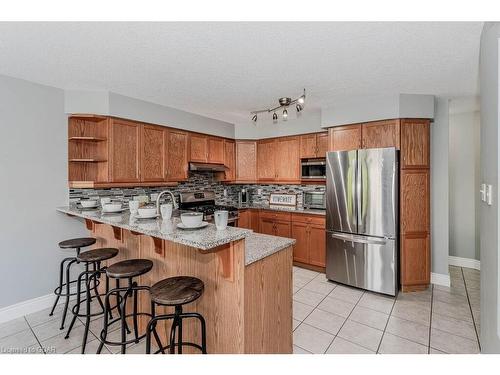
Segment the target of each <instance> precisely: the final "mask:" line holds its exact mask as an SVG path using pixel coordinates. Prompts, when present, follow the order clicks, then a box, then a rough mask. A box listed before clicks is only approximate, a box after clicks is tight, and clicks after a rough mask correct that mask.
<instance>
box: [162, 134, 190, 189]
mask: <svg viewBox="0 0 500 375" xmlns="http://www.w3.org/2000/svg"><path fill="white" fill-rule="evenodd" d="M165 137H166V141H165V146H166V147H165V155H166V156H165V160H166V165H167V167H166V177H167V180H168V181H183V180H186V179H187V178H188V133H187V132H183V131H181V130H174V129H168V130H167V131H165Z"/></svg>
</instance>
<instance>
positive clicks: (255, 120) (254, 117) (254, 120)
mask: <svg viewBox="0 0 500 375" xmlns="http://www.w3.org/2000/svg"><path fill="white" fill-rule="evenodd" d="M252 121H253V122H257V115H256V114H255V115H253V117H252Z"/></svg>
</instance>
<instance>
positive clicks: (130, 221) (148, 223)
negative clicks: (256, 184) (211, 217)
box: [57, 207, 252, 250]
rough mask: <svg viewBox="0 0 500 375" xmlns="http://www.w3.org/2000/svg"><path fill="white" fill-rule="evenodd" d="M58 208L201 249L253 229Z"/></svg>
mask: <svg viewBox="0 0 500 375" xmlns="http://www.w3.org/2000/svg"><path fill="white" fill-rule="evenodd" d="M57 211H59V212H63V213H66V214H70V215H74V216H78V217H81V218H84V219H90V220H93V221H96V222H98V223H103V224H109V225H113V226H115V227H118V228H123V229H128V230H132V231H134V232H138V233H142V234H146V235H148V236H152V237H157V238H161V239H163V240H167V241H172V242H176V243H180V244H183V245H187V246H191V247H194V248H197V249H201V250H209V249H212V248H214V247H217V246H220V245H224V244H226V243H229V242H233V241H237V240H241V239H243V238H245V237H247V236H248V235H249V234H251V233H252V231H251V230H250V229H243V228H234V227H227V228H226V229H225V230H222V231H219V230H217V229H216V227H215V225H214V224H209V225H207V226H206V227H205V228H202V229H197V230H183V229H179V228H177V224H178V223H180V221H181V220H180V218H177V217H173V218H172V219H171V220H162V219H161V218H159V219H154V220H138V219H136V218H135V217H134V216H131V215H130V213H129V212H128V210H127V211H124V212H122V213H120V214H104V215H102V214H101V211H100V210H78V209H77V208H74V207H58V208H57Z"/></svg>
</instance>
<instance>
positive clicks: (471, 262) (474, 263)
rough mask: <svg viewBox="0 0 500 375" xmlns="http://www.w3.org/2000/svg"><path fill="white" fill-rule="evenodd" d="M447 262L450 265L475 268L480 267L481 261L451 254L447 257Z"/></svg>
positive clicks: (478, 268)
mask: <svg viewBox="0 0 500 375" xmlns="http://www.w3.org/2000/svg"><path fill="white" fill-rule="evenodd" d="M448 264H449V265H450V266H457V267H465V268H473V269H475V270H480V269H481V262H480V261H479V260H476V259H470V258H461V257H454V256H451V255H450V256H449V257H448Z"/></svg>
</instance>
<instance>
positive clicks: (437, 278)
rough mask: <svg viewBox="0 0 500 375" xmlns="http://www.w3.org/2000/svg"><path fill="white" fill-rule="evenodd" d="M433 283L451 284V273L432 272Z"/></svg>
mask: <svg viewBox="0 0 500 375" xmlns="http://www.w3.org/2000/svg"><path fill="white" fill-rule="evenodd" d="M431 284H435V285H442V286H447V287H449V286H450V284H451V283H450V275H445V274H442V273H434V272H431Z"/></svg>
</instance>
